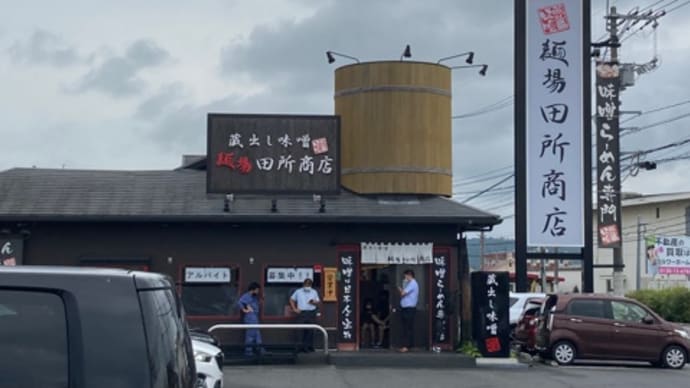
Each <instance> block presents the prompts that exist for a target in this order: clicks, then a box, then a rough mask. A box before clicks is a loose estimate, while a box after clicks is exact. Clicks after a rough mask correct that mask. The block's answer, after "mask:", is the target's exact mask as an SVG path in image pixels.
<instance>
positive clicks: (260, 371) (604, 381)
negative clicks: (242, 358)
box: [224, 363, 690, 388]
mask: <svg viewBox="0 0 690 388" xmlns="http://www.w3.org/2000/svg"><path fill="white" fill-rule="evenodd" d="M224 372H225V386H226V387H233V388H260V387H277V388H290V387H299V388H304V387H325V388H345V387H347V388H364V387H380V388H387V387H391V388H414V387H423V388H433V387H463V388H473V387H476V388H480V387H481V388H493V387H501V388H502V387H509V388H522V387H525V388H535V387H548V388H559V387H568V388H571V387H572V388H575V387H577V388H583V387H584V388H586V387H611V388H618V387H620V388H633V387H655V388H661V387H674V388H675V387H678V388H680V387H688V386H689V384H690V383H689V382H690V366H686V367H685V368H684V369H682V370H677V371H676V370H666V369H657V368H652V367H650V366H647V365H646V364H614V365H611V364H601V363H584V364H582V363H580V364H577V365H574V366H568V367H558V366H551V365H546V364H541V363H535V364H534V365H533V366H532V367H527V366H525V365H521V366H519V367H500V368H499V367H490V366H485V367H478V368H472V369H409V368H408V369H391V368H346V367H340V368H336V367H334V366H251V367H226V368H225V369H224Z"/></svg>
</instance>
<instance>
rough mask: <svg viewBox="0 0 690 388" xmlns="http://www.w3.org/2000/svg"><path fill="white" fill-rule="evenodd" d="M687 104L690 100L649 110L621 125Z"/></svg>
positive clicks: (626, 120)
mask: <svg viewBox="0 0 690 388" xmlns="http://www.w3.org/2000/svg"><path fill="white" fill-rule="evenodd" d="M685 104H690V100H684V101H681V102H677V103H675V104H670V105H665V106H662V107H659V108H654V109H650V110H647V111H644V112H642V113H640V114H639V115H637V116H633V117H630V118H629V119H625V120H623V121H621V122H620V123H621V124H624V123H627V122H628V121H632V120H635V119H638V118H640V117H641V116H644V115H648V114H652V113H657V112H661V111H665V110H668V109H673V108H676V107H679V106H681V105H685Z"/></svg>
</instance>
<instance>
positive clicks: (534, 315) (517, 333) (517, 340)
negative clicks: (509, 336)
mask: <svg viewBox="0 0 690 388" xmlns="http://www.w3.org/2000/svg"><path fill="white" fill-rule="evenodd" d="M543 302H544V299H543V298H530V299H528V300H527V302H526V303H525V307H524V309H523V310H522V314H520V318H519V319H518V321H517V325H516V326H515V330H514V331H513V341H514V344H515V345H517V346H518V348H519V350H520V351H522V352H525V353H530V354H534V353H536V340H537V322H538V320H539V315H540V312H541V305H542V303H543Z"/></svg>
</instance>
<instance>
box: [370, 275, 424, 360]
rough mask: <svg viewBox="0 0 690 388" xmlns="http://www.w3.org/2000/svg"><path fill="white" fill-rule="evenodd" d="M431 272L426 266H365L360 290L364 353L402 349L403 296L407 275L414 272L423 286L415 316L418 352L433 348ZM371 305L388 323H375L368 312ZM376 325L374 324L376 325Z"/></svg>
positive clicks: (420, 285) (376, 313)
mask: <svg viewBox="0 0 690 388" xmlns="http://www.w3.org/2000/svg"><path fill="white" fill-rule="evenodd" d="M428 268H429V265H426V264H415V265H385V264H384V265H381V264H363V265H362V267H361V274H360V282H359V290H360V295H361V297H360V300H359V303H358V305H359V314H358V316H359V317H360V322H359V324H360V328H359V343H360V349H368V348H376V349H379V348H380V349H397V348H399V347H401V346H402V344H401V339H402V334H403V329H402V321H401V315H400V314H401V313H400V292H399V291H398V287H401V286H402V281H403V277H404V275H403V272H405V271H406V270H408V269H411V270H412V271H414V273H415V279H416V280H417V283H418V284H419V301H418V303H417V313H416V316H415V342H414V343H415V346H414V347H415V348H421V349H427V348H428V347H429V343H428V342H429V294H428V291H427V290H428V286H429V285H428V281H427V279H428V276H429V273H428ZM367 305H370V306H371V307H372V311H373V312H374V314H375V315H376V316H377V317H378V318H379V320H381V321H383V322H385V325H383V326H381V325H378V324H377V322H375V321H374V322H372V319H371V318H370V317H369V314H368V312H367ZM372 323H373V324H372Z"/></svg>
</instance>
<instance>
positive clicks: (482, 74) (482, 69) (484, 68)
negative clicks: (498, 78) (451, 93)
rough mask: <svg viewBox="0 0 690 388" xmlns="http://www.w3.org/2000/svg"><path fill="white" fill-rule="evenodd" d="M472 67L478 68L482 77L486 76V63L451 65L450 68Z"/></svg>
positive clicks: (487, 66) (487, 67)
mask: <svg viewBox="0 0 690 388" xmlns="http://www.w3.org/2000/svg"><path fill="white" fill-rule="evenodd" d="M473 68H480V69H479V75H481V76H482V77H484V76H486V71H487V70H488V69H489V65H487V64H481V65H467V66H453V67H451V69H452V70H456V69H473Z"/></svg>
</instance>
